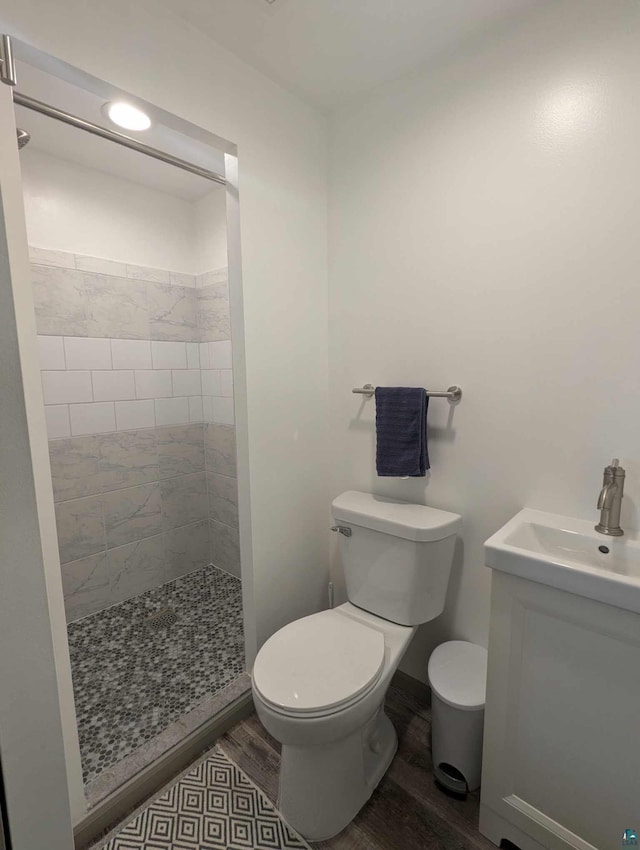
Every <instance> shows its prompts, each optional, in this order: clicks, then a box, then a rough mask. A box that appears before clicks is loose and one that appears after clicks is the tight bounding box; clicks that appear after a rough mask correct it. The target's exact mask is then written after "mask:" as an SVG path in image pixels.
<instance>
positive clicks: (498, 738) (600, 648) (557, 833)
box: [480, 511, 640, 850]
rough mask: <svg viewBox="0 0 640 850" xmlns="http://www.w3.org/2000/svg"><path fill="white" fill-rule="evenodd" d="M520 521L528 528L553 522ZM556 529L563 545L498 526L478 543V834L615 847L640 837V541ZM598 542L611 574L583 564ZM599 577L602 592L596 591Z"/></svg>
mask: <svg viewBox="0 0 640 850" xmlns="http://www.w3.org/2000/svg"><path fill="white" fill-rule="evenodd" d="M523 514H527V517H526V519H527V521H528V522H529V523H530V524H533V525H535V520H540V518H543V517H546V518H547V521H549V517H550V516H551V515H547V514H538V512H533V511H529V512H523ZM532 515H534V516H532ZM518 517H520V520H521V521H522V515H518ZM516 519H518V518H517V517H516V518H514V520H512V521H511V532H513V528H514V526H513V523H514V521H515V520H516ZM555 520H556V521H558V523H559V524H561V525H562V523H560V521H561V520H564V526H565V527H564V528H563V529H562V533H563V534H565V533H566V535H568V537H567V538H565V537H562V535H561V536H560V537H559V538H557V539H556V538H554V537H553V535H547V537H546V538H545V536H544V532H541V533H540V534H538V543H539V541H540V538H542V539H543V540H542V544H540V545H538V544H537V543H536V544H535V545H534V543H532V540H531V539H528V538H527V537H526V534H523V535H521V536H520V537H518V536H517V534H516V535H514V534H513V533H511V532H509V525H510V524H507V526H505V529H507V533H504V529H503V530H501V532H498V534H497V535H494V537H493V538H491V539H490V540H489V541H487V562H488V564H489V565H490V566H492V567H493V576H492V597H491V627H490V636H489V666H488V681H487V699H486V712H485V733H484V753H483V772H482V789H481V809H480V831H481V832H482V834H483V835H485V836H486V837H487V838H489V839H490V840H491V841H492V842H493V843H494V844H496V845H497V846H500V843H501V841H502V840H503V839H507V840H508V841H510V842H511V843H512V844H515V845H516V846H517V847H519V848H520V850H540V848H552V849H553V850H561V848H562V850H564V849H565V848H580V850H591V848H594V849H595V850H620V848H621V847H624V846H634V841H633V835H634V834H637V835H640V832H639V830H640V612H639V611H638V610H637V608H638V605H637V601H638V595H637V593H636V592H635V591H636V588H635V587H634V583H635V584H638V580H639V579H640V569H637V565H636V566H634V564H636V557H638V556H640V545H639V542H638V540H637V538H636V537H635V536H634V537H627V539H626V541H624V542H620V543H619V545H617V544H618V541H609V540H607V539H606V538H604V539H603V538H602V537H601V536H600V535H598V534H596V533H595V532H593V536H591V531H592V529H593V525H592V524H591V525H590V526H589V524H583V525H584V528H572V527H571V526H570V523H573V524H575V525H576V526H577V524H579V523H580V522H581V521H579V520H571V521H569V520H566V519H565V518H562V517H556V518H555ZM540 522H541V520H540ZM567 525H569V526H570V527H569V528H566V526H567ZM529 531H530V529H529ZM527 533H528V532H527ZM500 535H502V536H500ZM571 535H576V536H575V537H572V536H571ZM579 537H580V539H578V538H579ZM549 540H551V541H552V543H553V545H552V544H551V543H549ZM590 540H592V541H593V544H594V545H593V548H592V549H591V548H590V545H589V541H590ZM621 540H623V539H621ZM553 541H555V542H553ZM558 541H560V542H558ZM527 542H528V544H529V546H528V548H527V545H525V544H527ZM560 543H561V544H562V545H560ZM605 544H606V546H605V548H609V552H608V553H606V554H609V555H612V556H613V557H612V558H611V560H610V561H608V562H607V561H605V563H606V564H610V565H611V566H610V567H607V568H602V567H600V566H598V565H596V566H594V565H593V564H588V563H586V561H587V556H589V557H590V556H591V554H592V553H593V552H595V553H596V554H595V555H594V558H595V559H596V560H597V558H599V557H600V555H601V553H600V552H599V549H598V547H599V546H601V545H605ZM536 546H537V548H538V550H539V551H537V552H536V551H535V549H536ZM545 546H546V547H547V548H546V550H545ZM571 546H574V547H580V546H582V547H583V550H581V551H578V548H574V549H573V550H572V549H571ZM492 547H493V548H492ZM500 547H502V548H500ZM518 550H519V551H518ZM532 550H533V551H532ZM543 561H544V562H545V563H542V562H543ZM637 564H640V557H638V561H637ZM607 569H608V570H609V572H607ZM554 570H555V572H554ZM598 570H600V572H602V573H603V576H602V580H603V581H605V582H608V583H609V584H611V583H613V585H614V588H613V590H612V589H611V588H608V589H603V588H602V587H600V585H599V584H598V581H594V579H598V576H597V571H598ZM615 570H618V572H615ZM581 573H585V574H586V575H587V580H586V581H585V582H584V583H583V584H582V585H581V584H580V574H581ZM550 577H551V578H550ZM534 579H540V580H534ZM579 591H580V592H579ZM582 592H584V593H585V594H586V595H582ZM616 593H617V594H618V595H617V596H616ZM602 596H605V597H607V599H608V601H607V602H603V601H601V599H600V597H602ZM613 600H617V604H612V601H613ZM627 830H628V832H627ZM625 842H628V843H625Z"/></svg>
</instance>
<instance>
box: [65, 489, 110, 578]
mask: <svg viewBox="0 0 640 850" xmlns="http://www.w3.org/2000/svg"><path fill="white" fill-rule="evenodd" d="M56 524H57V526H58V547H59V549H60V560H61V562H62V563H63V564H66V563H67V562H68V561H77V560H78V559H79V558H86V557H87V556H88V555H95V554H96V553H97V552H100V551H101V550H104V549H105V548H106V543H105V534H104V522H103V519H102V496H87V497H86V498H84V499H73V500H72V501H69V502H58V504H57V505H56Z"/></svg>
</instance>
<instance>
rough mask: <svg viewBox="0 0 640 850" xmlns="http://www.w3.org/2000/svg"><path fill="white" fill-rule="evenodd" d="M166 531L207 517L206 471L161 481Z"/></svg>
mask: <svg viewBox="0 0 640 850" xmlns="http://www.w3.org/2000/svg"><path fill="white" fill-rule="evenodd" d="M160 487H161V491H162V516H163V520H164V528H165V531H167V530H169V529H170V528H177V527H178V526H181V525H187V524H188V523H191V522H197V521H198V520H203V519H206V518H207V485H206V480H205V474H204V472H196V473H194V474H193V475H180V476H178V477H177V478H165V479H164V480H163V481H161V482H160Z"/></svg>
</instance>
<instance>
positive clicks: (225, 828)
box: [103, 749, 309, 850]
mask: <svg viewBox="0 0 640 850" xmlns="http://www.w3.org/2000/svg"><path fill="white" fill-rule="evenodd" d="M103 846H104V850H289V848H291V850H309V845H308V844H307V843H306V841H304V839H303V838H301V837H300V836H299V835H298V834H297V833H296V832H295V831H294V830H293V829H292V828H291V827H290V826H289V825H288V824H287V823H285V822H284V821H283V820H282V818H281V817H280V815H279V813H278V812H277V811H276V809H275V808H274V806H273V804H272V803H271V802H270V801H269V800H268V799H267V797H265V795H264V794H263V793H262V791H260V790H259V789H258V788H256V786H255V785H254V784H253V783H252V782H251V781H250V780H249V779H248V778H247V777H246V776H245V774H244V773H243V772H242V771H241V770H240V768H239V767H237V765H235V764H234V763H233V762H232V761H230V760H229V759H228V758H227V757H226V756H225V755H224V753H222V752H220V751H219V750H217V749H214V750H212V752H211V754H210V755H208V756H207V757H206V758H205V759H203V761H201V762H200V764H198V765H197V766H196V767H195V768H193V770H191V771H190V772H189V773H187V774H186V775H185V776H183V777H182V779H180V780H179V781H178V782H176V783H175V784H174V785H173V786H172V787H171V788H169V790H168V791H165V793H164V794H162V796H160V797H158V798H157V799H155V800H154V801H153V802H152V803H150V804H149V805H148V806H147V807H146V808H145V809H143V810H142V811H141V812H140V813H139V814H138V815H137V816H136V817H135V818H134V819H133V820H132V821H131V822H130V823H129V824H127V826H125V827H123V828H122V829H121V830H120V831H119V832H118V833H117V835H116V836H115V837H113V838H112V839H111V840H110V841H109V842H108V843H107V844H105V845H103Z"/></svg>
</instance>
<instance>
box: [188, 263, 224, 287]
mask: <svg viewBox="0 0 640 850" xmlns="http://www.w3.org/2000/svg"><path fill="white" fill-rule="evenodd" d="M228 282H229V269H228V268H227V267H226V266H224V267H223V268H220V269H212V270H211V271H208V272H203V273H202V274H199V275H196V286H197V288H198V289H204V287H205V286H212V285H213V284H214V283H228Z"/></svg>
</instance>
